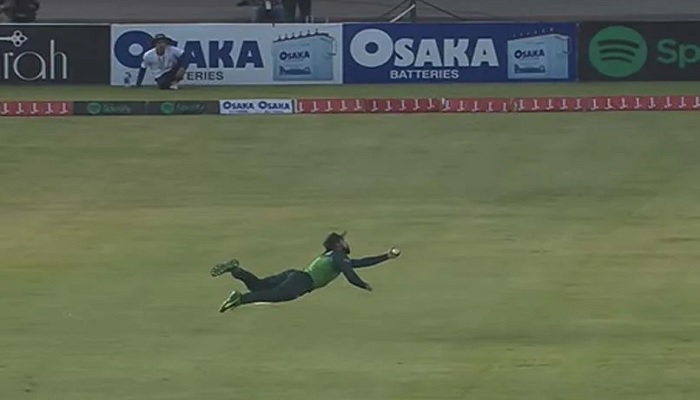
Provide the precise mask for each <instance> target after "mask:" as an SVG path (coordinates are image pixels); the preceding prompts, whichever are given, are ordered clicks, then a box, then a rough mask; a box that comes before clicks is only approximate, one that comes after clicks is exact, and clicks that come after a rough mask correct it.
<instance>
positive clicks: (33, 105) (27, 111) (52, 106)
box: [0, 101, 73, 117]
mask: <svg viewBox="0 0 700 400" xmlns="http://www.w3.org/2000/svg"><path fill="white" fill-rule="evenodd" d="M68 115H73V102H71V101H0V117H18V116H22V117H60V116H68Z"/></svg>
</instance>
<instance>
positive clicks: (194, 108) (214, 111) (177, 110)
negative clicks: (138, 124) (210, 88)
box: [146, 101, 219, 115]
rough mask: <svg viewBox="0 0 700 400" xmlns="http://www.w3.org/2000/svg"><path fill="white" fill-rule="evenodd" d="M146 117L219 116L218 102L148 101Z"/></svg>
mask: <svg viewBox="0 0 700 400" xmlns="http://www.w3.org/2000/svg"><path fill="white" fill-rule="evenodd" d="M146 114H148V115H219V102H218V101H149V102H147V103H146Z"/></svg>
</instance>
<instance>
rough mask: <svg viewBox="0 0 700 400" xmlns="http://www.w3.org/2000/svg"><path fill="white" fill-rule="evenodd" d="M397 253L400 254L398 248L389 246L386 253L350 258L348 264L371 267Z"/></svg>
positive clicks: (395, 255)
mask: <svg viewBox="0 0 700 400" xmlns="http://www.w3.org/2000/svg"><path fill="white" fill-rule="evenodd" d="M399 254H401V252H400V251H399V249H396V248H391V249H389V251H387V252H386V253H384V254H380V255H378V256H371V257H364V258H355V259H351V260H350V264H351V265H352V267H353V268H367V267H372V266H375V265H377V264H381V263H383V262H385V261H388V260H391V259H392V258H396V257H398V256H399Z"/></svg>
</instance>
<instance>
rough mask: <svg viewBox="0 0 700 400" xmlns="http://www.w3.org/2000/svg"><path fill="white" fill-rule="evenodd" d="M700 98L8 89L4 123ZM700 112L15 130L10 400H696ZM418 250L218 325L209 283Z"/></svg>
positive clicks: (0, 138) (6, 350)
mask: <svg viewBox="0 0 700 400" xmlns="http://www.w3.org/2000/svg"><path fill="white" fill-rule="evenodd" d="M698 88H699V87H698V85H690V84H683V85H641V86H640V85H619V86H618V85H615V86H612V85H581V86H571V85H538V86H533V85H523V86H514V87H513V86H510V87H508V86H491V85H489V86H486V85H484V86H451V87H440V88H436V87H425V86H409V87H401V88H399V87H396V88H392V87H386V88H385V87H379V88H369V87H359V88H352V87H350V88H320V87H319V88H276V89H269V88H267V89H265V88H229V89H190V90H182V91H180V92H177V93H162V92H158V91H155V90H147V89H146V90H131V91H129V90H127V89H122V88H116V89H112V90H109V89H104V88H63V89H55V88H54V89H47V88H41V87H36V88H3V90H2V91H0V98H2V99H5V100H7V99H13V100H16V99H20V98H22V99H46V98H52V99H84V100H91V99H122V98H132V99H145V98H150V99H158V98H173V99H174V98H181V99H198V98H201V99H217V98H219V97H257V96H262V95H266V96H292V97H312V96H328V95H333V96H362V97H371V96H377V97H386V96H397V97H400V96H419V95H420V96H437V97H440V96H450V95H460V96H461V95H509V96H510V95H512V96H517V95H546V94H594V93H611V94H619V93H639V94H656V93H659V94H663V93H668V94H692V93H694V92H695V91H697V89H698ZM698 126H700V114H698V113H693V112H679V113H580V114H573V113H572V114H556V115H544V114H539V115H537V114H528V115H522V114H521V115H516V114H510V115H501V114H499V115H412V116H396V115H391V116H378V115H362V116H288V117H279V116H276V117H257V116H250V117H218V116H211V117H187V116H182V117H133V118H129V117H118V118H110V117H100V118H87V117H84V118H80V117H74V118H56V119H50V118H44V119H41V118H37V119H32V118H12V119H9V118H8V119H0V189H1V190H0V226H1V228H0V399H2V400H17V399H32V400H33V399H38V400H193V399H202V400H230V399H250V400H254V399H261V400H268V399H269V400H280V399H284V400H307V399H320V400H325V399H332V400H406V399H425V400H439V399H450V400H464V399H475V400H506V399H507V400H550V399H552V400H555V399H556V400H594V399H595V400H681V399H683V400H685V399H695V398H700V381H698V379H697V377H698V376H699V375H700V342H699V340H698V337H699V335H700V296H699V295H698V294H699V293H700V273H699V272H698V271H697V264H698V257H699V256H700V203H699V202H698V199H699V198H700V185H698V182H700V162H699V161H698V160H700V133H699V132H698ZM331 229H347V230H349V232H350V235H349V239H350V240H351V243H352V245H353V248H354V253H356V254H357V255H364V254H372V253H378V252H382V251H384V250H385V249H386V248H388V247H389V246H390V245H397V246H399V247H401V248H402V249H403V250H404V254H403V255H402V257H401V258H400V259H399V260H397V261H394V262H391V263H388V264H385V265H382V266H379V267H376V268H374V269H368V270H362V271H360V273H361V275H362V276H363V277H364V278H365V279H366V280H367V281H368V282H370V283H371V284H372V285H373V286H374V289H375V291H374V292H373V293H366V292H362V291H360V290H357V289H354V288H352V287H351V286H350V285H349V284H347V283H345V282H344V281H343V280H342V279H340V280H338V281H337V282H335V283H333V284H332V285H331V286H330V287H328V288H326V289H323V290H321V291H319V292H317V293H313V294H311V295H309V296H307V297H304V298H302V299H301V300H299V301H296V302H294V303H289V304H285V305H274V306H252V307H250V308H242V309H238V310H234V311H233V312H231V313H229V314H224V315H221V314H219V313H218V312H217V308H218V306H219V303H220V302H221V301H222V300H223V298H224V297H225V296H226V295H227V294H228V292H229V291H230V290H231V289H232V288H241V287H242V286H241V285H240V284H239V283H238V282H235V281H233V280H232V279H230V278H228V277H220V278H216V279H214V278H211V277H210V276H209V268H210V267H211V265H212V264H214V263H216V262H219V261H221V260H224V259H227V258H230V257H232V256H236V257H238V258H240V259H241V260H242V262H243V264H244V265H246V266H248V267H250V268H251V269H253V270H255V271H257V272H260V273H262V274H265V273H272V272H275V271H277V270H280V269H283V268H287V267H301V266H304V265H305V264H306V263H307V262H308V261H309V260H310V259H312V258H313V257H314V256H315V255H316V254H317V253H318V252H319V250H320V241H321V240H322V238H323V236H324V235H325V234H326V233H327V232H328V231H329V230H331Z"/></svg>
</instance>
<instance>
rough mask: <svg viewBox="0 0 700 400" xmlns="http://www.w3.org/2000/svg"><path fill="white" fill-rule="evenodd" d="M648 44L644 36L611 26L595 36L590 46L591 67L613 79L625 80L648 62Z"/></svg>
mask: <svg viewBox="0 0 700 400" xmlns="http://www.w3.org/2000/svg"><path fill="white" fill-rule="evenodd" d="M647 55H648V50H647V43H646V41H644V38H643V37H642V35H641V34H640V33H639V32H637V31H635V30H634V29H631V28H628V27H626V26H610V27H608V28H605V29H603V30H601V31H599V32H598V33H596V34H595V36H593V38H592V39H591V42H590V44H589V46H588V57H589V59H590V60H591V65H593V67H594V68H595V69H596V70H598V72H600V73H601V74H603V75H605V76H609V77H611V78H625V77H628V76H630V75H632V74H634V73H636V72H638V71H639V70H640V69H642V67H643V66H644V64H645V63H646V62H647Z"/></svg>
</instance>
